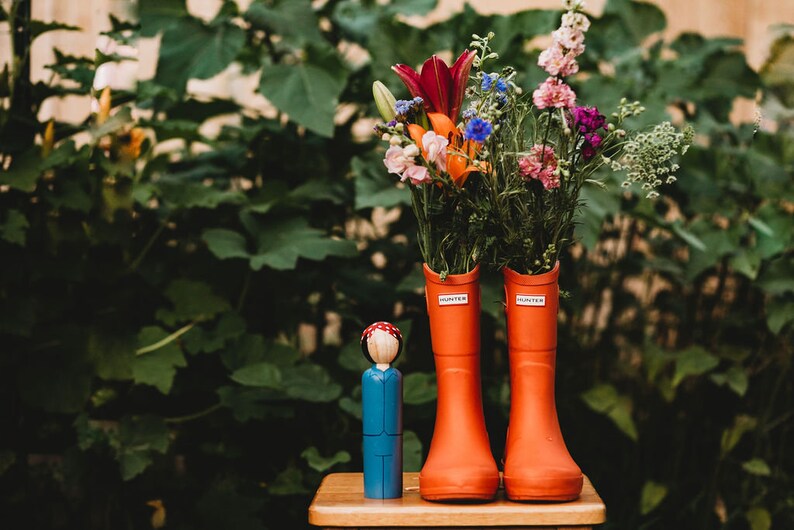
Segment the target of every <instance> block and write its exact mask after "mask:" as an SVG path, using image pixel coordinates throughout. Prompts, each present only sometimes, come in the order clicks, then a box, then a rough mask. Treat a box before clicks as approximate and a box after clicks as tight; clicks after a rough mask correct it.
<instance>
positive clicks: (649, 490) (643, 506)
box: [640, 480, 667, 515]
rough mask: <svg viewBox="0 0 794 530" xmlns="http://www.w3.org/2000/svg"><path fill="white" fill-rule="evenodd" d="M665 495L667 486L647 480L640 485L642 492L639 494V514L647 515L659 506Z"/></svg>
mask: <svg viewBox="0 0 794 530" xmlns="http://www.w3.org/2000/svg"><path fill="white" fill-rule="evenodd" d="M666 496H667V486H665V485H664V484H659V483H658V482H653V481H652V480H649V481H647V482H646V483H645V484H644V485H643V486H642V493H641V494H640V514H642V515H647V514H649V513H651V512H652V511H653V510H655V509H656V507H657V506H659V505H660V504H661V503H662V501H663V500H664V498H665V497H666Z"/></svg>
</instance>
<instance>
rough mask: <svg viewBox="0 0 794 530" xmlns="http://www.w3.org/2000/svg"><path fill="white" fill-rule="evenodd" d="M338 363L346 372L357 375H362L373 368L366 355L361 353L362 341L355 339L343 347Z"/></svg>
mask: <svg viewBox="0 0 794 530" xmlns="http://www.w3.org/2000/svg"><path fill="white" fill-rule="evenodd" d="M337 362H338V363H339V366H341V367H342V368H344V369H345V370H349V371H351V372H353V373H356V374H361V373H362V372H364V370H367V369H368V368H369V367H370V366H371V364H370V362H369V361H367V359H366V357H364V354H363V353H362V352H361V341H360V340H359V339H353V340H351V341H350V342H348V343H347V344H345V345H344V346H342V349H341V350H340V351H339V357H338V358H337Z"/></svg>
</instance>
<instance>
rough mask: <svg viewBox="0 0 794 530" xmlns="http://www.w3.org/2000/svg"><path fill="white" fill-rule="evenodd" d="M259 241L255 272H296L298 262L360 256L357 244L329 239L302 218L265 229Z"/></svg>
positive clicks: (254, 261) (254, 256) (255, 257)
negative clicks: (330, 257) (300, 260)
mask: <svg viewBox="0 0 794 530" xmlns="http://www.w3.org/2000/svg"><path fill="white" fill-rule="evenodd" d="M258 239H259V250H258V252H257V253H256V254H255V255H253V256H251V268H252V269H254V270H256V271H258V270H260V269H261V268H262V267H263V266H265V265H267V266H268V267H270V268H272V269H276V270H290V269H294V268H295V267H296V265H297V262H298V258H306V259H310V260H315V261H321V260H323V259H325V258H327V257H328V256H341V257H352V256H355V255H356V254H357V250H356V245H355V243H353V242H352V241H347V240H337V239H329V238H327V237H325V234H324V232H323V231H322V230H319V229H317V228H312V227H310V226H309V221H308V220H307V219H305V218H303V217H298V218H292V219H287V220H285V221H279V222H276V223H272V224H267V225H263V226H262V227H261V232H259V234H258Z"/></svg>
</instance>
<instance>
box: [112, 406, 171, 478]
mask: <svg viewBox="0 0 794 530" xmlns="http://www.w3.org/2000/svg"><path fill="white" fill-rule="evenodd" d="M118 440H119V445H118V447H117V448H116V460H118V462H119V466H120V468H121V478H122V479H124V480H130V479H132V478H134V477H136V476H137V475H139V474H141V473H143V471H144V470H145V469H146V468H147V467H149V465H150V464H151V463H152V455H153V454H154V453H161V454H164V453H165V452H166V451H167V450H168V445H169V432H168V427H167V426H166V424H165V422H164V421H163V419H162V418H160V417H159V416H153V415H145V416H133V417H130V416H127V417H124V418H122V419H121V422H120V423H119V432H118Z"/></svg>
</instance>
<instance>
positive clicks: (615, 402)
mask: <svg viewBox="0 0 794 530" xmlns="http://www.w3.org/2000/svg"><path fill="white" fill-rule="evenodd" d="M581 398H582V400H583V401H584V402H585V404H586V405H587V406H588V407H590V408H591V409H592V410H593V411H595V412H598V413H599V414H604V415H605V416H607V417H608V418H609V419H610V420H612V422H613V423H614V424H615V425H616V426H617V428H618V429H620V431H621V432H622V433H623V434H625V435H626V436H628V437H629V438H631V439H632V440H634V441H635V442H636V441H637V440H638V438H639V434H638V433H637V427H636V426H635V425H634V420H633V419H632V417H631V410H632V405H633V404H632V401H631V398H629V397H627V396H620V395H619V394H618V392H617V390H616V389H615V387H613V386H612V385H609V384H601V385H597V386H595V387H593V388H591V389H590V390H588V391H587V392H585V393H584V394H582V395H581Z"/></svg>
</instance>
